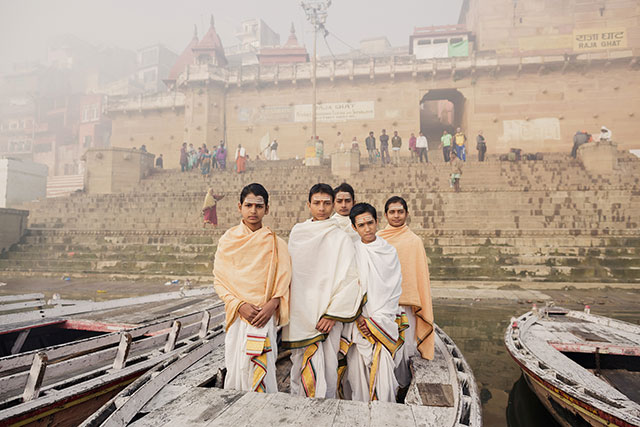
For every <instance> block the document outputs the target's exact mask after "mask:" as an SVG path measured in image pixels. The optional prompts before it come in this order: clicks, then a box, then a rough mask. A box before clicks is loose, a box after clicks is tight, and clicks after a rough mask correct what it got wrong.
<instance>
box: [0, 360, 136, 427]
mask: <svg viewBox="0 0 640 427" xmlns="http://www.w3.org/2000/svg"><path fill="white" fill-rule="evenodd" d="M142 374H143V372H137V373H136V374H135V375H133V376H130V377H126V378H122V379H120V380H118V381H113V382H111V383H109V384H105V385H103V386H101V387H98V388H95V389H92V390H88V391H86V392H84V393H82V394H78V395H75V396H71V397H68V398H65V399H61V400H59V401H56V402H55V403H52V404H50V405H47V406H44V407H41V408H38V409H37V410H34V411H31V412H25V413H22V414H20V415H16V416H14V417H11V418H7V419H4V420H0V426H16V427H17V426H70V425H79V424H80V423H82V422H83V421H84V420H85V419H86V418H88V417H89V416H90V415H91V414H93V413H94V412H95V411H96V410H98V409H99V408H100V407H101V406H102V405H104V404H105V403H106V402H108V401H109V400H110V399H111V398H112V397H113V396H115V395H116V394H118V393H119V392H120V391H121V390H122V389H124V388H125V387H126V386H127V385H129V384H131V383H132V382H133V381H134V380H135V379H136V378H138V377H139V376H140V375H142Z"/></svg>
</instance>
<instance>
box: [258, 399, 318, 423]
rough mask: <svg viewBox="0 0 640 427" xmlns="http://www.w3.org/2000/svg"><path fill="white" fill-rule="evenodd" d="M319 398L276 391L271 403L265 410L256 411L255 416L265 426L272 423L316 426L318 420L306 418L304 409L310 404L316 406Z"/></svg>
mask: <svg viewBox="0 0 640 427" xmlns="http://www.w3.org/2000/svg"><path fill="white" fill-rule="evenodd" d="M318 401H319V400H312V399H307V398H304V397H298V396H292V395H290V394H287V393H274V394H273V397H272V398H271V399H270V400H269V405H268V406H265V407H264V408H263V410H261V411H256V414H255V418H256V420H259V424H262V425H265V426H272V425H287V426H293V425H301V424H303V425H308V424H310V423H313V425H314V427H315V426H316V420H315V419H313V418H308V417H307V418H305V417H304V411H305V410H306V409H307V407H308V406H309V405H311V406H314V405H315V404H316V402H318Z"/></svg>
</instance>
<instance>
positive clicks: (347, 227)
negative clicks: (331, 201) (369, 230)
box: [331, 212, 360, 242]
mask: <svg viewBox="0 0 640 427" xmlns="http://www.w3.org/2000/svg"><path fill="white" fill-rule="evenodd" d="M331 219H335V220H336V222H337V223H338V227H340V229H342V230H343V231H344V232H345V233H347V234H348V235H349V237H351V240H353V241H354V242H356V241H358V240H360V235H359V234H358V232H357V231H356V230H354V229H353V227H352V226H351V218H349V216H343V215H340V214H339V213H337V212H336V213H334V214H333V216H332V217H331Z"/></svg>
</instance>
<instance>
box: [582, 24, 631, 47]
mask: <svg viewBox="0 0 640 427" xmlns="http://www.w3.org/2000/svg"><path fill="white" fill-rule="evenodd" d="M627 37H628V35H627V29H626V28H585V29H582V30H574V31H573V50H574V52H591V51H594V50H606V49H621V48H625V47H627Z"/></svg>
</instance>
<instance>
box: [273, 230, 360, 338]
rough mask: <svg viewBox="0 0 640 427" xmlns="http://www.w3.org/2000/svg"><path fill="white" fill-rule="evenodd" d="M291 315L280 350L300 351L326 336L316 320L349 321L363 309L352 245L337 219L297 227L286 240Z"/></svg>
mask: <svg viewBox="0 0 640 427" xmlns="http://www.w3.org/2000/svg"><path fill="white" fill-rule="evenodd" d="M289 253H290V254H291V264H292V277H291V317H290V322H289V325H288V326H287V327H285V328H284V329H283V331H282V341H283V346H284V347H286V348H302V347H306V346H308V345H310V344H312V343H314V342H317V341H322V340H324V339H325V338H326V336H325V335H323V334H321V333H320V332H318V330H316V325H317V323H318V321H319V320H320V318H322V317H324V318H328V319H333V320H338V321H341V322H353V321H354V320H355V319H356V318H357V317H358V316H359V315H360V312H361V310H362V307H361V305H362V303H363V292H362V288H361V287H360V285H359V283H358V271H357V267H356V263H355V252H354V247H353V242H352V241H351V239H350V238H349V236H347V234H346V233H345V232H344V231H342V230H341V229H340V228H339V227H338V225H337V223H336V221H335V220H333V219H327V220H324V221H311V220H307V221H305V222H302V223H299V224H296V225H295V226H294V227H293V229H292V230H291V234H290V236H289Z"/></svg>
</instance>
